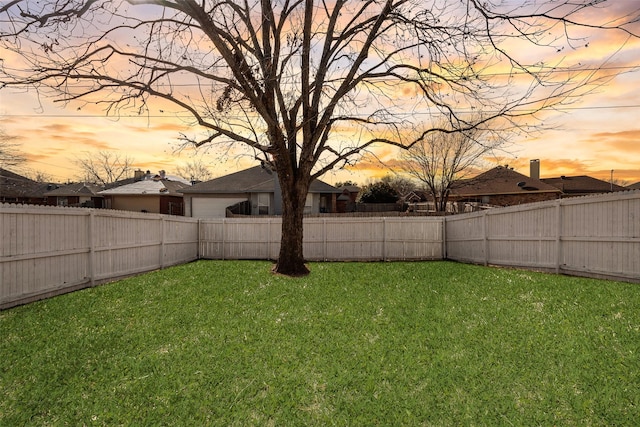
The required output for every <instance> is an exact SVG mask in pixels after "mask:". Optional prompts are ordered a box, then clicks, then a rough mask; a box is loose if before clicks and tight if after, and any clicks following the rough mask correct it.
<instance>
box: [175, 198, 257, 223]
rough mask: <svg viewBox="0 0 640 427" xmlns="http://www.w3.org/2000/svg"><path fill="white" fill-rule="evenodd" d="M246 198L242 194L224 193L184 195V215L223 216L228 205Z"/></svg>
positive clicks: (201, 216) (196, 216) (197, 216)
mask: <svg viewBox="0 0 640 427" xmlns="http://www.w3.org/2000/svg"><path fill="white" fill-rule="evenodd" d="M245 200H247V198H246V197H244V196H242V195H225V196H224V197H220V196H217V197H216V196H212V197H204V196H202V197H200V196H199V197H191V196H186V195H185V216H191V217H194V218H224V217H225V216H226V211H227V208H228V207H229V206H233V205H235V204H236V203H240V202H244V201H245Z"/></svg>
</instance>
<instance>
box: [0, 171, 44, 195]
mask: <svg viewBox="0 0 640 427" xmlns="http://www.w3.org/2000/svg"><path fill="white" fill-rule="evenodd" d="M54 187H55V184H49V183H42V182H36V181H34V180H32V179H29V178H27V177H24V176H22V175H18V174H17V173H15V172H11V171H10V170H7V169H3V168H0V196H2V197H17V198H24V197H32V198H44V193H45V192H46V191H48V190H50V189H52V188H54Z"/></svg>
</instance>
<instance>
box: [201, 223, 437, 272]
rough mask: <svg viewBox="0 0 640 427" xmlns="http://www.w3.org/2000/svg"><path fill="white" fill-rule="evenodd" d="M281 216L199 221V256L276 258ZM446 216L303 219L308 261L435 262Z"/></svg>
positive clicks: (206, 257)
mask: <svg viewBox="0 0 640 427" xmlns="http://www.w3.org/2000/svg"><path fill="white" fill-rule="evenodd" d="M281 226H282V222H281V219H280V218H233V219H227V218H220V219H207V220H201V221H200V257H201V258H205V259H272V260H275V259H277V257H278V252H279V250H280V236H281ZM442 229H443V227H442V219H441V218H425V217H413V218H408V217H407V218H401V217H392V218H381V217H376V218H352V217H324V218H305V219H304V240H303V245H304V256H305V258H306V259H308V260H309V261H387V260H434V259H442V258H443V256H444V239H443V235H442Z"/></svg>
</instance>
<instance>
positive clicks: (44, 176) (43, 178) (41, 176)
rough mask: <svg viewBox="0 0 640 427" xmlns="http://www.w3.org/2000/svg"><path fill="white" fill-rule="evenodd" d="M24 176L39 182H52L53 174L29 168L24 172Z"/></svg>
mask: <svg viewBox="0 0 640 427" xmlns="http://www.w3.org/2000/svg"><path fill="white" fill-rule="evenodd" d="M26 177H27V178H29V179H30V180H32V181H35V182H39V183H46V182H54V179H53V176H52V175H51V174H50V173H47V172H43V171H41V170H32V169H31V170H29V171H28V172H27V173H26Z"/></svg>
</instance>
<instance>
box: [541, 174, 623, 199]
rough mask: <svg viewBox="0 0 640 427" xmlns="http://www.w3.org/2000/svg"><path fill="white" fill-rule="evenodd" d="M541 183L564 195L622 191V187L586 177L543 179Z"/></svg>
mask: <svg viewBox="0 0 640 427" xmlns="http://www.w3.org/2000/svg"><path fill="white" fill-rule="evenodd" d="M542 181H543V182H545V183H547V184H549V185H553V186H554V187H556V188H558V189H559V190H561V191H562V192H563V193H565V194H592V193H609V192H611V191H623V190H625V188H624V187H621V186H619V185H616V184H613V185H612V184H611V183H610V182H607V181H603V180H601V179H596V178H592V177H590V176H587V175H579V176H560V177H557V178H543V179H542Z"/></svg>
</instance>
